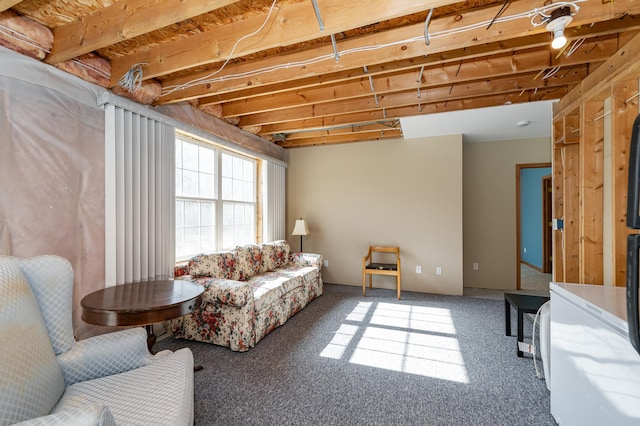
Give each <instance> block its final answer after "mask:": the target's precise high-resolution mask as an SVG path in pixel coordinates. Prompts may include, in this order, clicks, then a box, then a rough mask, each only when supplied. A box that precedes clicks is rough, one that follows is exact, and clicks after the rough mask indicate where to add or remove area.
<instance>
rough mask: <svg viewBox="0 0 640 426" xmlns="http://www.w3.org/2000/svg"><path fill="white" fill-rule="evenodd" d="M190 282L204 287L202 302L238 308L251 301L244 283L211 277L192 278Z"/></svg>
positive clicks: (249, 288)
mask: <svg viewBox="0 0 640 426" xmlns="http://www.w3.org/2000/svg"><path fill="white" fill-rule="evenodd" d="M192 281H193V282H195V283H197V284H200V285H201V286H203V287H204V293H202V301H203V302H209V303H216V304H220V305H232V306H235V307H238V308H240V307H242V306H244V305H246V304H247V303H248V302H249V301H250V300H253V293H252V290H251V287H250V286H249V285H248V284H247V283H246V282H242V281H236V280H227V279H224V278H211V277H200V278H194V279H193V280H192Z"/></svg>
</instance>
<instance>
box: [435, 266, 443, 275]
mask: <svg viewBox="0 0 640 426" xmlns="http://www.w3.org/2000/svg"><path fill="white" fill-rule="evenodd" d="M436 275H442V268H441V267H440V266H438V267H437V268H436Z"/></svg>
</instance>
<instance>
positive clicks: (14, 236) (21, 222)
mask: <svg viewBox="0 0 640 426" xmlns="http://www.w3.org/2000/svg"><path fill="white" fill-rule="evenodd" d="M101 91H103V89H101V88H99V87H98V86H93V85H91V84H89V83H86V82H83V81H82V80H80V79H78V78H75V77H73V76H70V75H69V74H66V73H64V72H62V71H59V70H57V69H55V68H53V67H47V66H45V65H43V64H41V63H39V62H37V61H35V60H32V59H30V58H27V57H24V56H22V55H19V54H16V53H14V52H12V51H10V50H7V49H4V48H0V254H3V255H12V256H19V257H31V256H36V255H40V254H57V255H60V256H63V257H65V258H66V259H68V260H69V261H70V262H71V264H72V265H73V270H74V275H75V285H74V294H73V307H74V311H73V319H74V329H75V333H76V335H77V336H78V337H79V338H82V337H85V336H86V335H88V334H95V331H93V332H92V331H90V328H91V326H89V325H88V324H85V323H83V322H82V320H81V318H80V317H81V314H82V309H81V307H80V300H81V299H82V297H84V296H85V295H86V294H88V293H91V292H92V291H94V290H97V289H100V288H103V287H104V275H105V274H104V268H105V267H104V259H105V251H104V250H105V248H104V247H105V244H104V211H105V208H104V111H103V110H102V109H101V108H99V107H98V106H97V104H96V98H97V96H98V94H99V93H100V92H101Z"/></svg>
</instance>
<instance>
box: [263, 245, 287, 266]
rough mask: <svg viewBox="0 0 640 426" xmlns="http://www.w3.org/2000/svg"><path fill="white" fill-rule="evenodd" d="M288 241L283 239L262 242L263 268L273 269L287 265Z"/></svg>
mask: <svg viewBox="0 0 640 426" xmlns="http://www.w3.org/2000/svg"><path fill="white" fill-rule="evenodd" d="M289 251H290V247H289V243H288V242H286V241H285V240H279V241H273V242H270V243H264V244H262V257H263V258H264V261H265V270H267V271H275V270H276V269H278V268H282V267H283V266H286V265H287V261H288V260H289Z"/></svg>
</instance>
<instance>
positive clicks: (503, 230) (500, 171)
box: [463, 138, 551, 290]
mask: <svg viewBox="0 0 640 426" xmlns="http://www.w3.org/2000/svg"><path fill="white" fill-rule="evenodd" d="M463 158H464V172H463V176H464V180H463V185H464V191H463V193H464V198H463V199H464V212H463V216H464V286H465V287H477V288H490V289H504V290H515V288H516V279H517V276H516V274H517V264H516V261H517V259H516V258H517V250H518V248H517V241H516V164H529V163H546V162H551V141H550V139H549V138H541V139H522V140H516V141H499V142H482V143H465V144H464V148H463ZM474 262H477V263H478V264H479V269H478V270H477V271H474V270H473V263H474Z"/></svg>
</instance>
